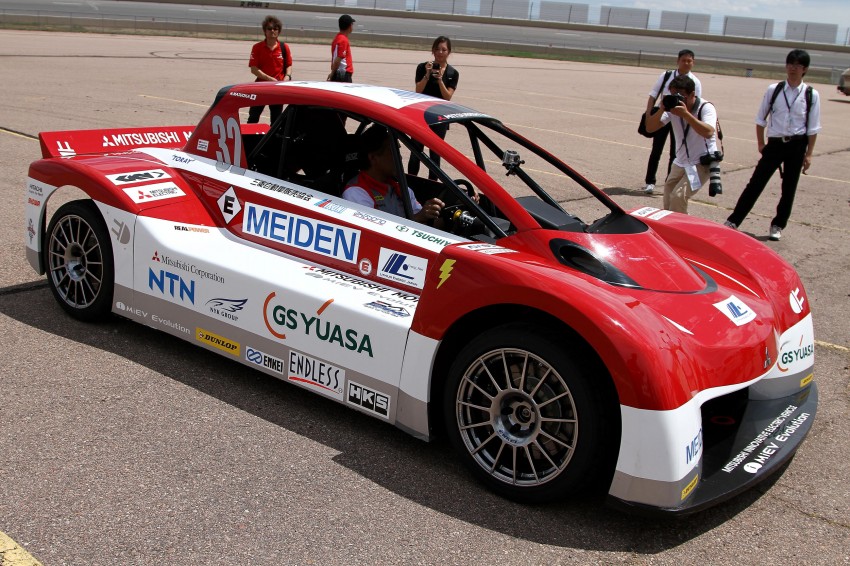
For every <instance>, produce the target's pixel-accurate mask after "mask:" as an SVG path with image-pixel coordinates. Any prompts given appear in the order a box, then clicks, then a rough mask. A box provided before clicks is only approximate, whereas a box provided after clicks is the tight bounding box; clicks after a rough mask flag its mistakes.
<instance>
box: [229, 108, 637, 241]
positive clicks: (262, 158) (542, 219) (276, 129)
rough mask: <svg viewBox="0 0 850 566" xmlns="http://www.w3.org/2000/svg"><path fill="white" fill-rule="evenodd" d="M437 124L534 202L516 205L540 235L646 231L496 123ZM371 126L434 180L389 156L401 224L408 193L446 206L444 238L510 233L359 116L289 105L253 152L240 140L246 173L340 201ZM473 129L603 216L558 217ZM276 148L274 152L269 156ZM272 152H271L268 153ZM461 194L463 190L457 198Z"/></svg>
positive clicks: (396, 137)
mask: <svg viewBox="0 0 850 566" xmlns="http://www.w3.org/2000/svg"><path fill="white" fill-rule="evenodd" d="M348 118H351V119H353V120H355V121H357V122H358V123H359V125H358V127H357V129H356V131H355V132H354V133H352V134H349V133H348V132H347V130H346V129H345V122H346V120H347V119H348ZM440 123H441V124H458V125H461V126H463V127H464V128H465V129H466V131H467V133H468V135H469V141H470V145H471V148H472V153H473V158H474V162H475V164H476V166H477V167H478V168H480V169H481V170H482V171H483V172H485V173H487V167H486V163H485V159H484V152H483V150H482V147H481V146H482V144H483V145H484V146H485V147H486V148H487V149H488V150H489V151H490V152H491V153H492V154H493V155H494V156H496V157H498V158H499V159H500V160H501V164H502V166H503V167H504V168H505V170H506V175H508V176H511V175H515V176H517V177H518V178H519V179H520V180H521V181H522V182H523V183H524V184H525V186H527V187H528V188H529V189H530V190H531V191H532V192H533V193H534V195H529V196H524V197H516V200H517V202H518V203H520V205H521V206H523V207H524V208H525V209H526V210H527V211H528V212H529V213H530V214H531V216H532V217H533V218H534V219H535V220H536V221H537V222H538V223H539V224H540V225H541V227H543V228H547V229H554V230H561V231H571V232H587V233H593V232H600V233H636V232H641V231H644V230H646V225H645V224H643V223H642V222H640V221H639V220H637V219H635V218H633V217H631V216H630V215H627V214H626V213H625V212H624V211H623V210H622V209H621V208H620V207H619V206H618V205H617V204H616V203H615V202H614V201H613V200H611V199H610V198H609V197H608V195H606V194H605V193H603V192H602V191H601V190H599V189H598V188H597V187H595V186H594V185H593V184H592V183H591V182H590V181H588V180H587V179H585V178H584V177H582V176H581V175H580V174H579V173H577V172H576V171H575V170H573V169H572V168H571V167H569V166H568V165H566V164H565V163H564V162H563V161H561V160H559V159H558V158H556V157H555V156H553V155H552V154H550V153H549V152H547V151H546V150H544V149H543V148H541V147H539V146H538V145H536V144H534V143H533V142H531V141H529V140H528V139H526V138H525V137H523V136H521V135H520V134H518V133H516V132H515V131H513V130H511V129H510V128H508V127H506V126H505V125H504V124H502V123H501V122H500V121H499V120H497V119H495V118H492V117H489V116H486V115H481V114H479V115H474V116H469V115H466V116H460V117H456V118H451V117H450V118H445V119H443V120H442V121H441V122H440ZM370 124H377V125H379V126H383V127H385V128H387V131H388V132H389V134H390V138H391V142H393V145H392V147H398V144H399V143H403V144H404V146H405V147H406V148H407V149H408V150H409V151H410V152H411V155H413V156H414V158H415V159H418V160H419V161H420V162H421V163H423V164H424V165H425V166H426V167H427V169H428V170H429V171H430V172H431V173H432V174H434V175H435V176H436V177H437V181H432V180H428V179H425V178H421V177H414V176H410V177H408V175H405V174H403V172H404V167H403V163H402V160H401V153H400V152H399V151H398V150H394V151H393V152H392V153H393V161H394V164H395V168H396V171H398V172H400V173H401V174H399V175H397V178H398V182H399V185H400V187H401V195H400V196H401V200H402V202H403V205H404V209H405V215H406V217H407V218H411V217H412V216H413V207H412V204H411V201H410V198H409V192H408V190H407V189H408V187H409V188H411V189H412V190H413V192H414V194H416V195H417V198H419V197H425V198H422V199H421V200H422V201H424V200H426V199H427V198H432V197H435V196H439V197H440V198H441V200H444V201H447V204H448V205H449V206H446V207H445V209H444V214H443V218H444V219H445V220H446V221H447V224H448V227H449V230H450V231H452V232H454V233H456V234H458V235H462V236H464V237H469V238H473V239H476V240H480V241H487V242H493V241H496V240H498V239H500V238H503V237H506V236H508V234H509V233H512V232H513V231H515V229H513V227H512V224H511V223H510V220H509V219H508V218H506V217H505V216H504V215H503V214H501V213H500V211H499V210H497V208H496V206H495V205H494V204H493V202H492V201H490V199H488V198H487V196H486V194H481V196H480V202H476V201H475V200H474V199H473V198H472V195H473V194H474V193H473V192H472V190H473V189H472V184H471V183H469V181H467V180H465V179H452V178H451V177H449V176H448V174H447V173H446V172H445V171H444V170H443V169H442V168H441V167H440V166H438V165H437V164H436V163H435V162H434V161H433V160H432V159H431V158H430V156H429V155H427V154H426V152H425V151H424V147H423V148H422V149H420V147H419V144H417V142H415V141H414V140H413V139H412V138H411V137H410V136H408V135H407V134H406V133H404V132H401V131H399V130H397V129H396V128H393V127H390V126H387V125H386V124H383V123H381V122H378V121H375V120H373V119H371V118H368V117H366V116H363V115H360V114H357V113H353V112H349V111H346V110H341V109H338V108H332V107H327V106H320V105H315V106H313V105H297V104H290V105H288V106H287V107H286V109H285V110H284V112H282V113H281V115H280V117H279V118H278V119H277V120H276V121H275V122H274V123H273V124H272V125H271V127H270V128H269V130H268V132H267V133H266V134H265V135H263V136H262V137H261V139H259V140H258V141H257V142H256V144H251V143H250V141H249V139H250V138H246V139H245V143H246V146H248V145H253V147H246V154H247V155H248V168H249V169H253V170H255V171H258V172H261V173H265V174H269V175H273V176H275V177H276V178H279V179H283V180H286V181H290V182H294V183H296V184H299V185H302V186H307V187H310V188H315V189H317V190H320V191H322V192H324V193H327V194H329V195H331V196H340V195H341V193H342V189H343V187H344V183H345V182H346V181H347V180H348V179H350V178H351V177H353V176H354V175H355V174H356V173H357V171H358V168H357V138H358V137H359V135H360V134H362V132H363V131H364V130H365V129H366V127H368V126H369V125H370ZM480 126H483V127H487V128H489V129H491V130H493V131H494V132H496V133H498V134H500V135H502V136H504V137H505V138H507V139H509V140H511V141H513V142H515V143H516V144H518V145H519V146H520V147H522V148H524V149H526V150H529V151H530V152H532V153H533V154H535V155H536V156H538V157H539V158H541V159H543V160H544V161H546V162H547V163H548V164H550V165H551V166H552V167H554V168H555V169H557V170H558V171H560V172H561V173H563V174H564V175H566V176H567V177H568V178H569V179H571V180H572V181H573V182H575V183H576V184H577V185H579V186H580V187H581V188H583V189H584V190H586V191H587V192H589V193H590V194H591V195H592V196H593V197H594V198H595V199H596V200H598V201H599V202H600V203H601V204H602V205H604V206H605V207H606V208H607V209H608V210H609V211H610V213H609V214H607V215H605V216H603V217H602V218H600V219H598V220H596V221H595V222H593V223H590V224H587V223H585V222H583V221H582V220H581V219H579V218H578V217H577V216H574V215H572V214H570V213H569V212H567V211H566V210H564V208H563V207H562V206H561V205H560V203H558V202H557V201H556V200H555V199H554V198H552V196H551V195H550V194H549V193H548V192H546V190H545V189H543V187H541V186H540V184H539V183H538V182H537V181H536V180H535V179H534V178H533V177H532V176H531V175H530V174H529V173H528V172H526V171H525V170H524V169H523V167H522V165H523V164H524V163H525V162H524V161H523V160H522V159H521V156H520V155H519V153H518V152H516V151H515V150H504V149H502V148H501V147H499V145H498V144H497V143H496V142H495V141H494V140H493V139H492V138H491V137H490V136H488V135H487V134H486V133H485V132H484V131H483V130H482V129H481V127H480ZM278 144H279V149H278V148H276V147H275V146H277V145H278ZM270 150H271V152H270ZM461 186H465V187H466V189H467V190H463V189H462V188H461Z"/></svg>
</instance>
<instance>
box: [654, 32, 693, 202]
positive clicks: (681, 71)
mask: <svg viewBox="0 0 850 566" xmlns="http://www.w3.org/2000/svg"><path fill="white" fill-rule="evenodd" d="M694 58H695V55H694V52H693V51H691V50H690V49H682V50H681V51H679V57H678V58H677V59H676V68H675V69H673V70H670V71H665V72H663V73H661V74H660V75H659V76H658V80H656V81H655V84H654V85H653V86H652V90H650V91H649V98H647V99H646V117H647V118H649V115H650V114H651V113H652V112H653V111H656V112H657V111H658V108H657V106H656V105H657V103H658V99H659V98H661V97H662V96H664V95H666V94H670V81H672V80H673V79H675V78H676V77H678V76H681V75H685V76H688V77H690V78H691V79H693V81H694V92H696V94H697V97H698V98H699V97H702V84H700V82H699V79H698V78H697V77H696V75H694V74H693V73H692V72H691V69H693V68H694ZM668 134H670V127H669V126H664V127H663V128H661V129H660V130H658V132H656V134H655V136H654V137H653V138H652V151H650V152H649V161H648V162H647V164H646V177H645V178H644V180H645V181H646V187H644V192H646V194H648V195H651V194H652V193H654V192H655V174H656V173H657V172H658V164H659V163H660V162H661V154H662V153H664V144H665V143H667V136H668ZM675 155H676V150H675V149H674V147H673V143H672V142H671V143H670V161H669V162H668V164H667V172H668V173H669V172H670V164H671V163H673V158H674V157H675Z"/></svg>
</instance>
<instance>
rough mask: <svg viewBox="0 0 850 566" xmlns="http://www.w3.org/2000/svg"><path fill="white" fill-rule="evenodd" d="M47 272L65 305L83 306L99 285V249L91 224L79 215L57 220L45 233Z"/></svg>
mask: <svg viewBox="0 0 850 566" xmlns="http://www.w3.org/2000/svg"><path fill="white" fill-rule="evenodd" d="M47 258H48V259H47V269H48V276H49V277H50V278H51V281H52V282H53V287H54V288H55V289H56V292H57V293H58V294H59V296H60V297H61V299H62V300H63V301H64V302H65V304H66V305H68V306H69V307H72V308H76V309H85V308H87V307H89V306H91V305H92V304H93V303H94V302H95V300H97V297H98V293H99V292H100V289H101V286H102V285H103V273H104V266H103V250H102V248H101V245H100V241H99V240H98V238H97V235H96V234H95V231H94V230H93V229H92V227H91V226H90V225H89V224H88V222H86V221H85V219H83V218H81V217H80V216H77V215H74V214H69V215H67V216H65V217H63V218H61V219H60V220H59V222H57V223H56V225H55V226H54V227H53V231H52V232H51V233H50V234H49V237H48V256H47Z"/></svg>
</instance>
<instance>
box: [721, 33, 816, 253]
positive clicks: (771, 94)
mask: <svg viewBox="0 0 850 566" xmlns="http://www.w3.org/2000/svg"><path fill="white" fill-rule="evenodd" d="M810 62H811V59H810V57H809V54H808V53H806V52H805V51H803V50H802V49H794V50H792V51H791V52H790V53H788V56H787V57H786V58H785V73H786V77H787V78H786V80H784V81H781V82H779V83H773V84H772V85H770V86H769V87H767V91H766V92H765V93H764V97H763V98H762V101H761V106H760V107H759V111H758V114H756V142H757V143H758V149H759V153H761V157H760V158H759V162H758V164H757V165H756V168H755V170H753V175H752V177H750V182H749V183H747V186H746V187H745V188H744V192H742V193H741V196H740V197H739V198H738V203H737V204H736V205H735V210H733V211H732V214H730V215H729V218H727V219H726V222H725V224H726V226H728V227H729V228H732V229H735V230H737V229H738V226H740V225H741V222H743V221H744V218H746V217H747V214H749V213H750V211H751V210H752V209H753V206H754V205H755V204H756V201H757V200H758V198H759V196H760V195H761V192H762V191H763V190H764V187H765V186H766V185H767V182H768V181H770V178H771V177H772V176H773V173H774V172H775V171H776V170H777V169H779V174H780V176H782V196H781V197H779V204H778V205H777V206H776V216H774V217H773V219H772V220H771V221H770V232H768V237H769V238H770V239H771V240H778V239H779V238H781V237H782V230H784V229H785V226H786V225H787V224H788V218H789V217H790V216H791V207H792V206H793V204H794V195H795V194H796V193H797V182H798V181H799V180H800V172H802V173H805V172H806V171H807V170H808V169H809V167H810V166H811V164H812V152H813V151H814V150H815V140H816V139H817V137H818V132H819V131H820V96H819V95H818V91H816V90H814V89H813V88H812V87H810V86H808V85H806V83H804V82H803V77H804V76H805V75H806V71H808V70H809V63H810ZM768 118H770V124H768ZM765 130H767V143H766V144H765V143H764V133H765ZM783 166H784V168H785V170H784V171H783V169H782V168H783Z"/></svg>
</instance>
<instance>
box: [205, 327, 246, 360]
mask: <svg viewBox="0 0 850 566" xmlns="http://www.w3.org/2000/svg"><path fill="white" fill-rule="evenodd" d="M195 336H196V337H197V338H198V342H203V343H204V344H209V345H210V346H212V347H213V348H217V349H219V350H221V351H222V352H227V353H228V354H230V355H232V356H236V357H237V358H238V357H239V350H240V346H239V342H234V341H233V340H230V339H228V338H225V337H224V336H219V335H218V334H215V333H214V332H210V331H209V330H204V329H203V328H200V327H198V328H196V329H195Z"/></svg>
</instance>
